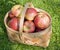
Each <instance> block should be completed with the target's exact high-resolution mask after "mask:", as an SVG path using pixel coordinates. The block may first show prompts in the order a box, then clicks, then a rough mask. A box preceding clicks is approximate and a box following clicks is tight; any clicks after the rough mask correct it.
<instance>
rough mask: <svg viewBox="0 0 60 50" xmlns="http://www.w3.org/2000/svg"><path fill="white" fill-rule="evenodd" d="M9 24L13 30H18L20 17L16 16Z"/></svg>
mask: <svg viewBox="0 0 60 50" xmlns="http://www.w3.org/2000/svg"><path fill="white" fill-rule="evenodd" d="M8 26H9V27H10V28H12V29H13V30H18V18H16V17H14V18H12V19H11V20H10V21H9V22H8Z"/></svg>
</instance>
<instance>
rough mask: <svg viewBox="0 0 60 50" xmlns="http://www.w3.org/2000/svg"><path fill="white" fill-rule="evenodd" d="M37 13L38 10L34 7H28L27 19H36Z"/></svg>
mask: <svg viewBox="0 0 60 50" xmlns="http://www.w3.org/2000/svg"><path fill="white" fill-rule="evenodd" d="M36 15H37V11H36V10H35V9H34V8H28V9H27V10H26V19H27V20H34V17H35V16H36Z"/></svg>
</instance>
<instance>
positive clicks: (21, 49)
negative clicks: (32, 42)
mask: <svg viewBox="0 0 60 50" xmlns="http://www.w3.org/2000/svg"><path fill="white" fill-rule="evenodd" d="M26 2H32V3H33V5H34V6H35V7H37V8H41V9H43V10H46V11H47V12H48V13H49V14H50V15H51V17H52V36H51V41H50V44H49V46H48V47H47V48H42V47H36V46H28V45H24V44H18V43H12V42H10V41H9V39H8V36H7V32H6V28H5V25H4V21H3V20H4V16H5V14H6V12H7V11H9V10H10V9H11V7H12V6H13V5H15V4H21V5H23V6H24V4H25V3H26ZM59 24H60V0H0V50H60V25H59Z"/></svg>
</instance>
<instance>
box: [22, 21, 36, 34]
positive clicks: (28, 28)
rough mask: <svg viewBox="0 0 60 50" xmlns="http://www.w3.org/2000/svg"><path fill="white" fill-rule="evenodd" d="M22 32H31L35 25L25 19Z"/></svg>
mask: <svg viewBox="0 0 60 50" xmlns="http://www.w3.org/2000/svg"><path fill="white" fill-rule="evenodd" d="M23 30H24V32H28V33H32V32H34V31H35V25H34V23H33V22H32V21H25V22H24V26H23Z"/></svg>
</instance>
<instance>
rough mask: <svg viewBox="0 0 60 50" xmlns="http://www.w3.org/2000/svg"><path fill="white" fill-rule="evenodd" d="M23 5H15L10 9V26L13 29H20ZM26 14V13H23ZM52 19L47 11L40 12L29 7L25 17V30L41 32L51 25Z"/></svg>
mask: <svg viewBox="0 0 60 50" xmlns="http://www.w3.org/2000/svg"><path fill="white" fill-rule="evenodd" d="M22 9H23V8H22V6H20V5H15V6H13V7H12V9H11V10H10V12H9V14H8V16H9V20H8V26H9V27H10V28H12V29H13V30H16V31H19V19H20V15H21V11H22ZM23 15H24V14H23ZM50 22H51V19H50V17H49V15H48V14H46V13H45V12H38V11H37V10H36V9H35V8H33V7H32V8H27V10H26V12H25V17H24V24H23V32H28V33H33V32H39V31H42V30H44V29H46V28H47V27H49V25H50Z"/></svg>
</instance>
